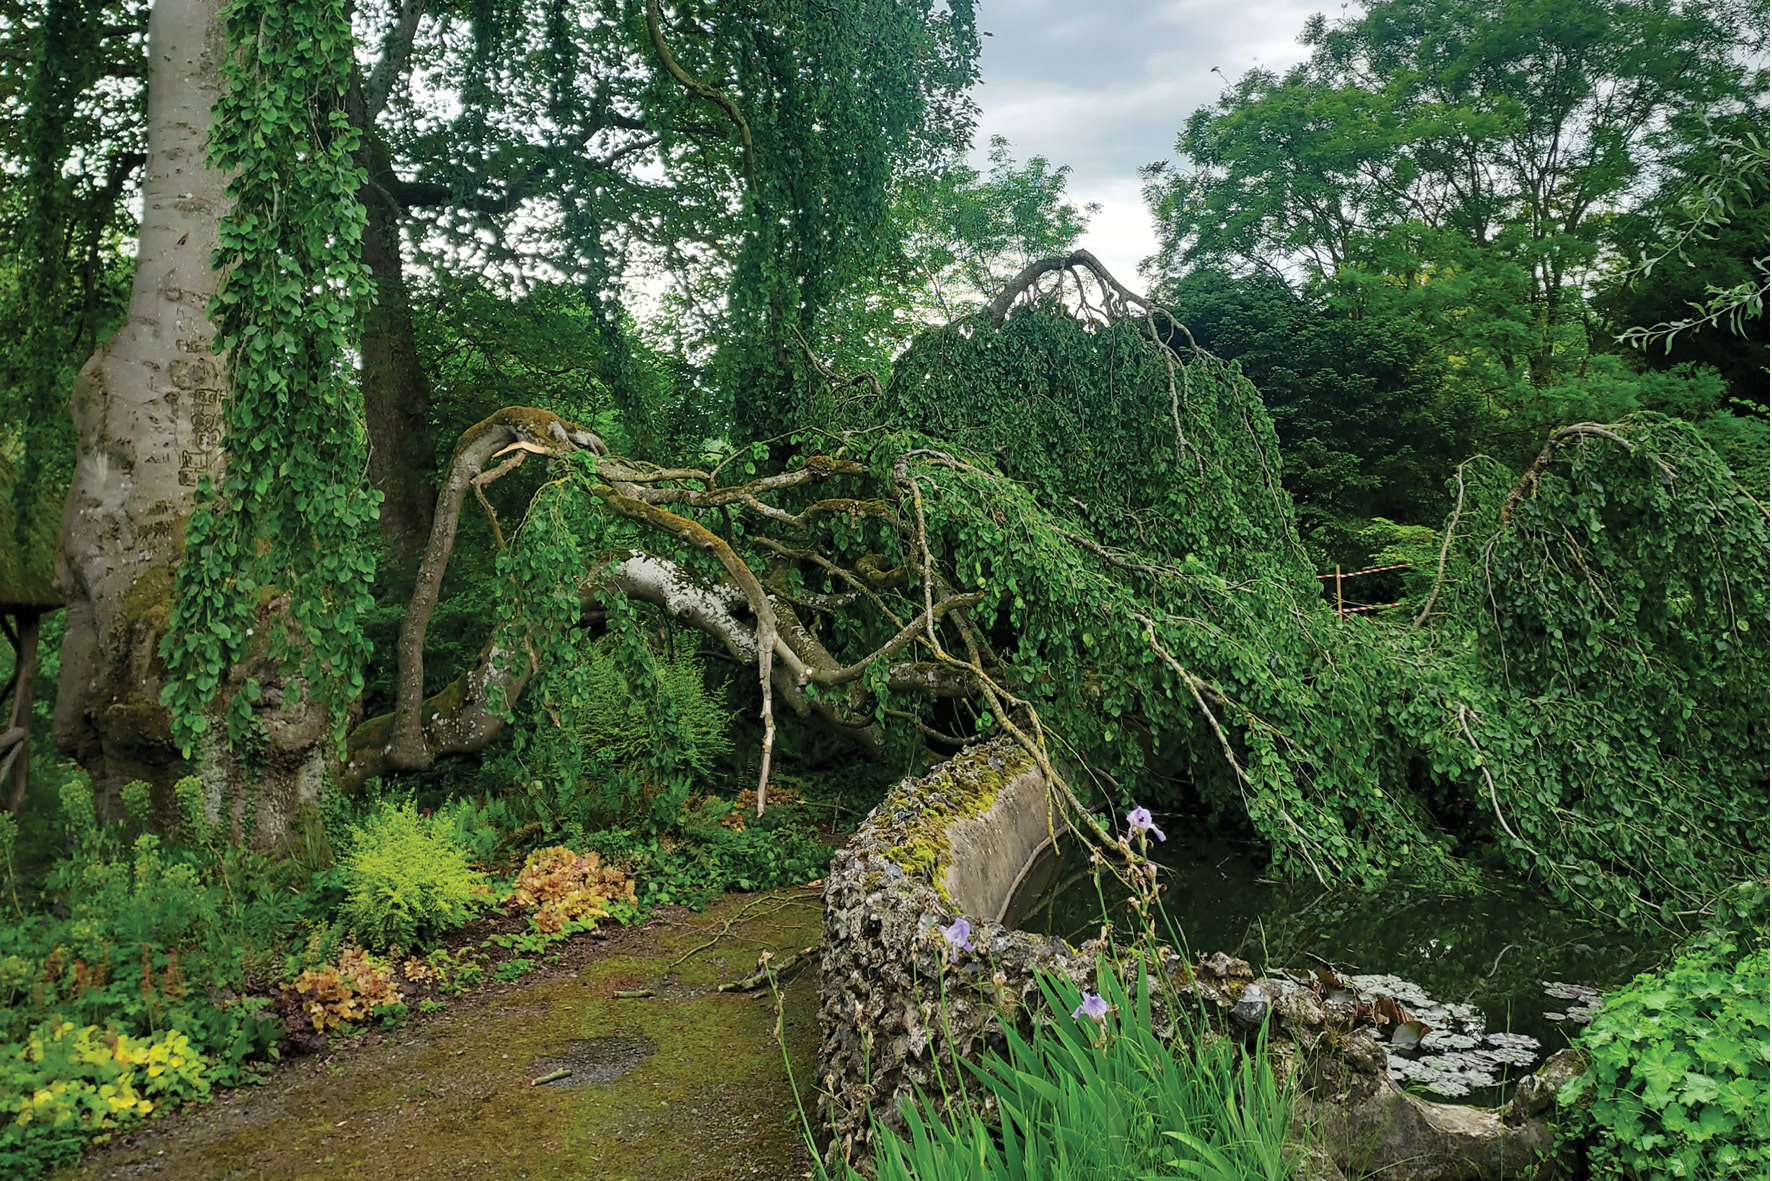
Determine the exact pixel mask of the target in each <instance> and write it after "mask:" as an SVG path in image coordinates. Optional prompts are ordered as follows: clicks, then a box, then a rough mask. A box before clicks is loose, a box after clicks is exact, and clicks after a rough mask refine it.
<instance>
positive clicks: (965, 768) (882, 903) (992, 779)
mask: <svg viewBox="0 0 1772 1181" xmlns="http://www.w3.org/2000/svg"><path fill="white" fill-rule="evenodd" d="M1059 823H1061V822H1060V821H1059V818H1058V817H1057V816H1056V815H1055V814H1054V812H1053V811H1052V805H1051V803H1050V800H1049V797H1048V793H1047V790H1046V784H1045V780H1044V778H1043V777H1042V776H1041V774H1040V772H1039V770H1038V768H1037V767H1036V766H1035V764H1034V762H1033V760H1032V759H1031V758H1030V757H1029V756H1028V755H1027V754H1026V752H1024V751H1023V750H1022V749H1021V748H1020V747H1019V746H1017V745H1016V744H1015V743H1013V742H1011V741H1009V740H1000V741H995V742H991V743H986V744H983V745H980V746H975V747H971V748H968V749H967V750H964V751H962V752H960V754H958V755H956V756H955V757H954V758H953V759H951V760H949V761H948V762H946V763H943V764H941V765H940V766H937V767H935V768H934V769H932V770H931V771H930V772H929V773H928V774H927V775H924V776H922V777H921V778H910V779H906V780H904V781H903V782H901V783H900V784H899V785H898V786H897V787H895V788H894V789H893V790H892V791H891V792H890V793H889V794H888V795H887V797H886V799H885V800H884V801H882V802H881V804H880V806H879V807H877V808H876V809H874V811H873V812H872V813H871V814H870V815H869V816H868V818H867V820H866V821H865V822H863V824H862V826H861V827H860V828H859V829H858V830H857V831H856V833H855V836H854V837H853V838H852V839H851V841H850V842H849V845H848V847H847V848H846V849H844V850H843V851H842V852H840V853H839V854H838V856H837V859H836V861H835V862H834V863H833V865H832V868H831V871H830V873H829V874H828V875H827V877H826V880H825V892H824V907H825V917H824V944H823V952H822V958H821V971H822V980H821V982H820V995H821V1010H820V1019H821V1024H822V1028H823V1043H822V1046H821V1048H820V1051H819V1063H818V1077H819V1090H820V1092H821V1094H820V1099H819V1111H820V1113H821V1115H822V1116H823V1118H824V1121H825V1123H826V1125H827V1126H828V1128H829V1129H830V1131H831V1133H832V1136H833V1140H832V1143H831V1146H830V1151H829V1154H828V1159H830V1160H831V1161H832V1162H835V1161H837V1160H848V1161H850V1162H852V1163H854V1164H856V1165H857V1166H859V1167H863V1168H866V1167H867V1160H868V1158H869V1157H870V1156H871V1134H872V1130H873V1129H874V1128H876V1127H884V1128H888V1129H891V1130H893V1131H897V1132H902V1131H903V1130H904V1127H905V1122H904V1116H903V1114H902V1111H903V1108H904V1106H905V1105H906V1104H907V1103H909V1102H911V1101H912V1100H914V1099H915V1098H916V1096H917V1095H918V1093H919V1092H921V1093H922V1094H923V1095H925V1096H928V1097H930V1098H931V1099H932V1100H935V1099H937V1097H939V1096H940V1095H942V1094H958V1093H959V1092H960V1090H961V1080H959V1079H958V1078H957V1077H956V1070H955V1067H954V1065H953V1063H954V1060H955V1057H956V1056H957V1057H959V1058H961V1059H966V1060H969V1061H973V1062H976V1061H978V1060H980V1059H981V1058H982V1057H983V1055H984V1052H985V1051H986V1050H987V1049H1002V1048H1003V1047H1004V1046H1005V1040H1004V1037H1003V1029H1004V1027H1005V1025H1006V1024H1013V1025H1014V1026H1015V1027H1016V1028H1018V1029H1019V1030H1021V1031H1022V1032H1023V1033H1024V1034H1026V1033H1028V1032H1030V1031H1031V1029H1032V1027H1033V1025H1034V1022H1035V1019H1036V1017H1037V1016H1038V1015H1040V1014H1043V1013H1044V1011H1045V1004H1044V1000H1043V998H1042V996H1041V993H1040V989H1039V984H1038V977H1039V975H1040V974H1042V973H1044V974H1047V975H1051V976H1063V977H1068V978H1069V979H1070V980H1071V981H1073V982H1074V983H1075V984H1077V985H1078V986H1079V987H1087V988H1090V989H1091V990H1092V991H1098V990H1097V989H1095V988H1094V986H1093V982H1094V979H1095V973H1096V964H1097V962H1098V960H1099V958H1100V955H1101V952H1102V950H1103V948H1102V946H1101V944H1099V943H1098V942H1096V941H1093V940H1092V941H1090V942H1087V943H1085V944H1083V946H1081V947H1075V948H1073V947H1071V946H1069V945H1068V944H1066V943H1065V942H1064V941H1063V940H1060V939H1057V938H1053V937H1046V936H1040V935H1035V934H1032V933H1030V932H1026V931H1016V930H1012V929H1010V928H1008V927H1005V926H1004V925H1003V923H1002V922H1001V919H1002V917H1003V916H1004V914H1005V912H1006V910H1007V908H1008V904H1009V901H1010V898H1011V896H1012V895H1013V893H1014V891H1015V888H1016V886H1017V885H1018V884H1019V883H1020V881H1021V878H1022V876H1023V874H1024V873H1025V872H1026V870H1027V868H1028V867H1029V866H1030V865H1031V864H1032V863H1033V861H1034V858H1035V857H1036V855H1037V854H1039V852H1040V851H1041V849H1042V847H1043V846H1044V845H1046V844H1047V843H1048V842H1049V841H1050V840H1051V838H1052V835H1053V833H1054V826H1056V825H1058V824H1059ZM962 917H963V918H965V919H966V920H967V921H968V922H969V923H970V924H971V928H972V930H971V942H972V949H971V950H970V951H957V950H955V949H953V948H951V947H950V946H949V944H948V943H947V941H946V940H945V939H944V938H943V935H942V932H943V930H944V929H946V928H947V927H948V926H949V925H950V924H951V923H952V922H953V921H954V920H955V919H957V918H962ZM1177 918H1178V919H1179V920H1180V921H1182V922H1185V921H1186V916H1185V915H1179V916H1177ZM1165 951H1167V949H1165ZM1127 971H1128V973H1129V972H1130V971H1131V969H1127ZM1157 971H1158V972H1160V973H1161V974H1163V975H1164V976H1166V977H1167V978H1168V979H1167V983H1168V985H1169V986H1170V987H1171V988H1172V989H1173V990H1174V991H1175V992H1176V993H1177V994H1178V995H1181V996H1184V997H1187V998H1188V999H1189V1003H1197V1004H1198V1005H1200V1006H1202V1007H1203V1008H1204V1009H1205V1010H1206V1011H1207V1012H1208V1013H1217V1014H1218V1023H1219V1024H1220V1025H1221V1026H1222V1027H1223V1028H1224V1029H1225V1031H1226V1032H1229V1033H1232V1034H1244V1035H1250V1034H1252V1033H1253V1031H1254V1030H1256V1029H1259V1028H1261V1027H1262V1026H1264V1025H1265V1026H1267V1027H1268V1031H1269V1039H1270V1046H1272V1047H1273V1049H1274V1057H1275V1062H1276V1065H1277V1067H1278V1068H1281V1069H1284V1070H1286V1071H1288V1072H1290V1073H1292V1074H1293V1075H1294V1076H1295V1077H1296V1078H1297V1079H1298V1081H1299V1083H1300V1087H1301V1099H1300V1104H1299V1131H1300V1136H1301V1139H1307V1138H1308V1140H1309V1141H1310V1143H1311V1150H1310V1156H1309V1160H1308V1161H1307V1163H1306V1173H1307V1175H1315V1176H1317V1177H1319V1178H1323V1179H1325V1181H1339V1179H1340V1178H1342V1177H1343V1175H1344V1173H1345V1175H1348V1176H1361V1177H1369V1178H1373V1179H1375V1181H1492V1179H1499V1178H1502V1177H1518V1176H1522V1175H1526V1174H1529V1172H1530V1169H1531V1167H1532V1165H1533V1162H1534V1161H1535V1159H1537V1158H1538V1157H1539V1156H1540V1155H1541V1154H1542V1153H1543V1152H1545V1151H1546V1150H1548V1149H1549V1147H1550V1146H1551V1134H1550V1130H1549V1127H1548V1125H1547V1123H1546V1118H1545V1112H1546V1109H1547V1108H1548V1107H1549V1106H1550V1098H1551V1097H1552V1096H1554V1094H1555V1091H1556V1088H1557V1087H1558V1086H1560V1085H1561V1084H1562V1083H1563V1082H1565V1081H1567V1080H1568V1079H1569V1078H1570V1077H1573V1074H1574V1073H1576V1072H1578V1071H1579V1068H1580V1067H1579V1059H1578V1058H1577V1056H1576V1055H1575V1053H1574V1052H1573V1051H1564V1052H1563V1053H1561V1054H1558V1055H1556V1056H1554V1057H1553V1058H1552V1059H1551V1061H1550V1062H1548V1063H1546V1064H1545V1066H1544V1067H1543V1068H1542V1069H1541V1070H1540V1071H1539V1073H1538V1074H1537V1075H1536V1076H1533V1077H1531V1078H1528V1079H1526V1080H1524V1081H1523V1082H1522V1083H1521V1084H1520V1087H1519V1091H1518V1094H1517V1096H1516V1098H1515V1100H1514V1102H1513V1103H1512V1104H1510V1105H1509V1106H1508V1107H1507V1108H1505V1109H1502V1110H1500V1111H1489V1110H1484V1109H1480V1108H1474V1107H1463V1106H1454V1105H1449V1104H1440V1103H1428V1102H1425V1101H1423V1100H1421V1099H1417V1098H1416V1097H1415V1096H1413V1095H1410V1094H1408V1093H1406V1092H1404V1091H1403V1090H1402V1089H1401V1088H1399V1087H1398V1086H1397V1084H1396V1083H1395V1082H1394V1081H1393V1080H1392V1079H1391V1077H1390V1075H1389V1072H1388V1069H1387V1065H1386V1056H1385V1051H1384V1047H1383V1046H1382V1045H1381V1044H1380V1043H1379V1041H1378V1039H1377V1037H1376V1036H1374V1031H1372V1030H1371V1029H1369V1028H1360V1027H1359V1020H1360V1019H1359V1017H1358V1016H1357V1014H1356V1013H1354V1012H1353V1011H1351V1009H1349V1011H1343V1010H1342V1008H1341V1007H1340V1006H1338V1005H1337V1004H1336V1003H1333V1002H1325V1001H1324V1000H1323V999H1322V998H1321V997H1319V996H1318V995H1317V994H1316V993H1314V992H1313V991H1312V990H1311V989H1310V988H1309V987H1306V986H1304V985H1301V984H1300V983H1299V982H1297V981H1294V980H1290V979H1285V978H1278V977H1264V978H1262V979H1260V980H1257V979H1255V978H1254V976H1253V974H1252V973H1251V971H1250V968H1249V965H1248V964H1247V963H1245V962H1244V961H1242V960H1238V959H1234V958H1232V957H1230V956H1226V955H1224V954H1223V953H1217V954H1213V955H1209V956H1203V957H1201V959H1200V961H1199V962H1198V963H1197V964H1193V965H1189V964H1187V963H1185V962H1183V961H1182V960H1181V959H1180V957H1178V956H1173V955H1170V956H1168V958H1166V959H1164V960H1163V962H1162V966H1161V967H1160V968H1158V969H1157ZM1153 991H1155V990H1153ZM1156 1019H1157V1020H1158V1021H1159V1023H1160V1025H1159V1029H1158V1032H1159V1034H1163V1035H1164V1036H1168V1034H1169V1033H1171V1032H1173V1028H1174V1027H1173V1022H1172V1021H1170V1019H1169V1018H1168V1017H1167V1016H1165V1015H1163V1014H1162V1013H1161V1011H1160V1006H1159V1012H1158V1013H1157V1017H1156ZM966 1084H967V1087H968V1089H971V1090H976V1087H975V1086H974V1085H972V1082H971V1080H969V1079H968V1080H966ZM1307 1129H1308V1132H1307Z"/></svg>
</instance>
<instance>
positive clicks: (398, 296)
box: [359, 129, 437, 568]
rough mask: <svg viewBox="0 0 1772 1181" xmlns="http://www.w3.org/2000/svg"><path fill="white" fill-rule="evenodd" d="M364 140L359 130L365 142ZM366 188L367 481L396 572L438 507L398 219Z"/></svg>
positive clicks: (427, 402)
mask: <svg viewBox="0 0 1772 1181" xmlns="http://www.w3.org/2000/svg"><path fill="white" fill-rule="evenodd" d="M370 137H371V133H370V131H369V130H367V129H366V130H365V132H364V139H365V142H366V143H367V142H368V141H369V139H370ZM370 177H371V181H370V183H369V184H367V185H365V186H364V187H363V190H362V192H361V193H360V194H359V195H360V196H361V198H362V200H363V203H364V206H365V208H366V210H367V212H368V214H369V221H368V224H367V225H365V226H364V227H363V261H364V263H365V264H366V265H367V266H368V267H369V271H370V274H371V275H372V276H373V277H374V280H375V299H374V302H373V303H371V304H370V306H369V307H368V308H367V309H365V311H364V313H363V336H362V340H361V343H360V349H361V352H362V357H363V371H362V376H361V383H362V389H363V415H364V420H365V422H366V424H367V426H368V429H369V482H370V484H371V485H372V486H373V487H375V488H377V489H379V490H380V492H381V494H382V502H381V535H382V540H383V541H384V542H385V543H386V544H387V547H388V550H389V551H390V553H392V555H393V557H394V560H395V563H396V565H397V566H399V567H401V568H407V567H411V566H412V565H414V564H416V563H417V561H418V559H419V557H420V556H421V555H422V554H423V553H424V550H425V544H426V542H427V541H428V540H429V539H430V536H431V513H432V508H433V506H434V505H435V504H436V502H437V480H436V475H435V471H434V469H435V466H436V440H435V436H434V433H433V432H432V430H431V383H430V379H429V378H428V377H427V376H426V375H425V371H424V368H423V367H422V366H421V365H420V364H419V360H418V346H417V345H416V343H415V342H414V340H413V335H412V297H411V293H410V292H409V291H408V290H407V287H406V275H405V270H404V264H403V260H402V259H401V256H400V217H399V214H398V212H397V211H396V209H395V208H394V206H393V203H392V201H391V199H390V198H389V197H388V196H387V194H386V193H385V192H384V191H382V190H381V189H380V188H379V187H378V186H377V185H376V183H375V180H374V177H375V172H374V171H373V170H372V171H371V172H370Z"/></svg>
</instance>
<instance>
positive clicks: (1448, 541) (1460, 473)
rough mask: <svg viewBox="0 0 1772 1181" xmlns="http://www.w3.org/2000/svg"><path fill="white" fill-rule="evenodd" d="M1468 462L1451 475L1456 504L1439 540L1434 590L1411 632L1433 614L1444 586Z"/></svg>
mask: <svg viewBox="0 0 1772 1181" xmlns="http://www.w3.org/2000/svg"><path fill="white" fill-rule="evenodd" d="M1470 462H1471V461H1470V460H1468V459H1467V460H1465V461H1464V463H1461V464H1459V465H1458V467H1457V469H1456V470H1455V471H1454V472H1453V473H1452V474H1453V478H1454V479H1456V480H1457V481H1458V503H1457V504H1455V505H1453V506H1452V516H1451V517H1450V518H1448V519H1447V521H1446V535H1445V536H1444V537H1442V538H1441V539H1440V564H1439V568H1438V569H1437V570H1436V571H1435V573H1434V588H1433V590H1431V591H1429V592H1428V596H1427V602H1425V603H1423V604H1422V605H1421V614H1419V615H1417V616H1416V617H1415V622H1414V623H1411V624H1410V625H1409V628H1410V630H1411V631H1413V630H1414V629H1416V628H1418V627H1420V626H1421V625H1422V624H1424V623H1426V622H1427V617H1428V616H1429V615H1430V614H1432V613H1433V609H1434V603H1435V601H1436V600H1438V599H1439V597H1440V588H1441V587H1442V586H1444V585H1445V582H1446V554H1447V552H1448V551H1450V550H1451V548H1452V535H1453V534H1454V533H1456V532H1457V531H1458V518H1459V517H1460V516H1461V515H1462V514H1463V513H1464V468H1465V464H1468V463H1470Z"/></svg>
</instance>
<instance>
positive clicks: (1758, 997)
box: [1558, 880, 1772, 1181]
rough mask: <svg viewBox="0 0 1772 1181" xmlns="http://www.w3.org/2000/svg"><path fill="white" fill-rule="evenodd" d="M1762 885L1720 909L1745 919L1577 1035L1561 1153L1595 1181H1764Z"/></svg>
mask: <svg viewBox="0 0 1772 1181" xmlns="http://www.w3.org/2000/svg"><path fill="white" fill-rule="evenodd" d="M1766 897H1767V895H1766V883H1765V882H1764V881H1763V880H1761V881H1752V882H1746V883H1744V884H1742V885H1741V886H1739V887H1737V888H1736V889H1735V890H1733V891H1731V892H1730V894H1729V895H1728V896H1726V897H1725V899H1724V900H1723V906H1724V908H1726V909H1728V910H1731V911H1737V913H1736V914H1731V915H1730V916H1729V917H1731V918H1734V917H1741V918H1746V919H1747V920H1748V921H1746V922H1743V923H1739V924H1735V925H1734V926H1735V929H1733V930H1731V929H1729V925H1724V926H1722V927H1720V928H1719V929H1717V930H1713V931H1711V932H1709V933H1707V934H1706V935H1704V936H1701V937H1700V938H1698V939H1696V940H1694V941H1693V942H1692V943H1691V944H1690V945H1689V946H1688V947H1687V948H1686V950H1685V951H1684V952H1682V953H1681V955H1680V956H1679V958H1677V959H1676V960H1675V961H1674V962H1673V964H1672V966H1671V967H1669V968H1668V969H1666V970H1665V971H1660V972H1650V973H1645V974H1644V975H1642V976H1639V977H1637V978H1636V979H1635V980H1633V981H1631V983H1629V984H1628V985H1625V986H1624V987H1623V988H1621V989H1618V990H1617V991H1615V992H1613V993H1610V994H1608V995H1607V997H1606V999H1605V1007H1604V1008H1603V1009H1602V1010H1601V1012H1600V1014H1599V1015H1598V1016H1597V1017H1595V1018H1594V1021H1593V1024H1592V1025H1590V1026H1589V1027H1588V1028H1587V1030H1586V1032H1584V1033H1583V1034H1582V1037H1581V1047H1582V1049H1584V1050H1585V1051H1587V1054H1588V1056H1589V1059H1590V1065H1589V1068H1588V1070H1587V1072H1586V1073H1585V1074H1583V1075H1582V1076H1580V1077H1579V1078H1578V1079H1576V1080H1575V1081H1574V1082H1573V1083H1571V1084H1570V1085H1569V1086H1568V1087H1566V1088H1565V1089H1564V1090H1563V1092H1562V1093H1561V1094H1560V1095H1559V1096H1558V1101H1559V1103H1561V1104H1562V1106H1563V1108H1564V1110H1565V1112H1566V1115H1567V1118H1566V1120H1565V1123H1564V1126H1563V1127H1562V1128H1560V1129H1559V1135H1560V1137H1561V1140H1562V1143H1563V1147H1564V1150H1565V1151H1569V1150H1570V1149H1571V1148H1573V1147H1576V1146H1579V1149H1580V1155H1581V1156H1582V1157H1583V1158H1584V1159H1585V1161H1586V1165H1587V1170H1588V1171H1587V1173H1586V1174H1585V1175H1587V1176H1591V1177H1593V1178H1595V1179H1596V1181H1602V1179H1604V1181H1611V1179H1619V1181H1647V1179H1648V1178H1651V1177H1689V1178H1706V1179H1707V1181H1708V1179H1713V1178H1714V1179H1716V1181H1723V1179H1725V1178H1749V1177H1752V1178H1758V1177H1764V1176H1765V1175H1766V1171H1767V1168H1768V1165H1769V1163H1772V1158H1769V1157H1768V1151H1767V1141H1766V1121H1767V1113H1768V1106H1767V1087H1768V1076H1767V1072H1768V1050H1767V1047H1768V1044H1769V1042H1772V1029H1769V1028H1768V1023H1767V1007H1768V1003H1769V1002H1772V996H1769V995H1768V987H1767V938H1766Z"/></svg>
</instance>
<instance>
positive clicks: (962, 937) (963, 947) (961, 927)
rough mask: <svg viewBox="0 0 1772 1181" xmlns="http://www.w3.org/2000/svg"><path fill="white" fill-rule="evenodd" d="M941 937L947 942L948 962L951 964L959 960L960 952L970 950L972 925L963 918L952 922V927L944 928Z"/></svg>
mask: <svg viewBox="0 0 1772 1181" xmlns="http://www.w3.org/2000/svg"><path fill="white" fill-rule="evenodd" d="M941 937H942V938H943V939H946V940H947V941H948V962H949V963H950V964H951V963H953V962H954V961H955V960H957V959H959V958H960V953H961V952H962V951H971V950H972V924H971V923H969V922H967V921H966V920H965V918H964V917H962V918H957V919H955V920H954V923H953V926H951V927H946V928H944V929H943V930H942V932H941Z"/></svg>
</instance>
